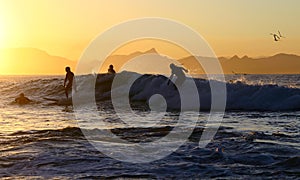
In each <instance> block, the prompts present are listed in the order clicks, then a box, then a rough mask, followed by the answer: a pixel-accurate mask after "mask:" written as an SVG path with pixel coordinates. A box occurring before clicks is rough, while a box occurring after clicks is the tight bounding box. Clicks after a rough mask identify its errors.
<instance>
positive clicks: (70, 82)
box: [64, 67, 74, 99]
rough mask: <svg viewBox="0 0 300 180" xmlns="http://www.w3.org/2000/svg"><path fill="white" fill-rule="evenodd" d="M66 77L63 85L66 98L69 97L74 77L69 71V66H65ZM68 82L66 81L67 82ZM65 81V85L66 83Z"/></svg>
mask: <svg viewBox="0 0 300 180" xmlns="http://www.w3.org/2000/svg"><path fill="white" fill-rule="evenodd" d="M65 70H66V72H67V73H66V77H65V80H64V87H65V93H66V96H67V99H68V98H69V90H70V89H72V84H73V79H74V73H73V72H72V71H71V68H70V67H66V68H65ZM67 82H68V83H67ZM66 83H67V85H66Z"/></svg>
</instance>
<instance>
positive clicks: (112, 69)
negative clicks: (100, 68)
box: [107, 64, 116, 74]
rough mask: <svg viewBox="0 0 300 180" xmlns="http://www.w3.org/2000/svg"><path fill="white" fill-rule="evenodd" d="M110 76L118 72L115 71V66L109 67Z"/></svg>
mask: <svg viewBox="0 0 300 180" xmlns="http://www.w3.org/2000/svg"><path fill="white" fill-rule="evenodd" d="M107 73H108V74H115V73H116V71H115V70H114V66H113V65H112V64H111V65H109V69H108V70H107Z"/></svg>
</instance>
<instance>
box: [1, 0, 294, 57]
mask: <svg viewBox="0 0 300 180" xmlns="http://www.w3.org/2000/svg"><path fill="white" fill-rule="evenodd" d="M299 7H300V1H299V0H264V1H262V0H251V1H246V0H207V1H204V0H187V1H182V0H163V1H162V0H151V1H150V0H147V1H146V0H112V1H109V0H89V1H85V0H0V39H1V40H0V47H1V48H16V47H32V48H38V49H41V50H44V51H46V52H48V53H49V54H51V55H56V56H62V57H65V58H68V59H71V60H78V59H79V57H80V55H81V53H82V52H83V50H84V49H85V47H86V46H87V45H88V44H89V42H90V41H91V40H93V38H95V37H96V36H97V35H98V34H100V33H101V32H104V31H105V30H106V29H108V28H110V27H112V26H114V25H116V24H119V23H121V22H124V21H127V20H130V19H133V18H142V17H162V18H169V19H173V20H175V21H178V22H181V23H183V24H186V25H188V26H190V27H191V28H193V29H195V30H196V31H197V32H198V33H199V34H201V35H202V36H203V37H204V38H205V39H206V40H207V41H208V43H209V44H210V46H211V47H212V48H213V50H214V51H215V53H216V55H217V56H233V55H239V56H244V55H248V56H252V57H258V56H269V55H274V54H276V53H282V52H283V53H291V54H298V55H299V54H300V48H299V44H300V33H299V30H300V11H299ZM277 30H280V31H281V32H282V34H284V35H285V36H286V37H287V38H285V39H283V40H282V41H280V42H274V41H273V39H272V36H271V35H270V33H271V32H275V33H276V32H277ZM146 48H147V47H145V49H143V47H141V48H140V49H136V50H147V49H146ZM132 51H134V50H132ZM158 51H160V49H159V48H158ZM121 53H123V54H127V53H131V52H121ZM178 56H180V55H178ZM183 56H184V55H183Z"/></svg>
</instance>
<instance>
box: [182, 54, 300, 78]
mask: <svg viewBox="0 0 300 180" xmlns="http://www.w3.org/2000/svg"><path fill="white" fill-rule="evenodd" d="M198 58H199V59H200V60H204V61H205V60H208V61H209V60H211V58H207V57H198ZM218 59H219V61H220V64H221V66H222V68H223V72H224V73H225V74H232V73H236V74H299V73H300V56H297V55H293V54H284V53H280V54H276V55H274V56H270V57H263V58H250V57H248V56H243V57H242V58H240V57H238V56H236V55H235V56H233V57H231V58H225V57H220V58H218ZM178 61H179V62H180V63H182V64H184V66H186V67H187V68H189V69H193V67H195V66H194V64H195V62H197V61H196V58H195V57H194V56H190V57H186V58H182V59H179V60H178ZM194 71H195V72H198V73H203V70H202V69H200V70H199V69H198V70H194Z"/></svg>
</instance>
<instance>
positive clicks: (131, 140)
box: [0, 72, 300, 179]
mask: <svg viewBox="0 0 300 180" xmlns="http://www.w3.org/2000/svg"><path fill="white" fill-rule="evenodd" d="M120 74H121V75H120V76H121V78H123V82H124V83H125V84H126V82H127V80H128V79H130V78H131V77H132V76H135V75H136V74H135V73H131V72H122V73H120ZM81 78H82V80H83V81H81V82H79V83H77V85H76V86H79V87H80V86H86V84H85V81H84V79H85V78H87V77H81ZM112 79H113V76H112V75H98V76H97V78H96V83H95V86H94V87H92V88H94V90H95V92H94V93H93V92H92V93H93V97H94V99H95V104H94V105H95V107H90V105H85V106H78V105H77V107H76V108H75V107H74V108H73V107H72V106H71V105H70V102H69V101H67V100H65V99H64V98H65V94H64V88H63V87H62V85H63V80H64V76H0V107H1V108H0V137H1V138H0V144H1V145H0V177H1V178H4V179H100V178H110V179H114V178H120V179H131V178H138V179H299V178H300V75H267V74H266V75H225V79H226V82H218V81H217V80H215V83H224V84H225V85H226V93H227V94H226V111H225V112H224V113H223V112H216V114H217V115H219V117H221V120H222V121H221V122H219V121H216V122H214V117H217V116H212V119H211V121H209V122H208V118H209V117H210V114H211V111H210V110H211V108H210V106H209V105H210V103H211V98H210V96H211V94H210V88H209V83H208V81H207V80H206V79H205V77H202V78H201V77H198V78H194V79H189V81H193V82H195V84H196V87H197V89H198V92H199V99H200V110H199V111H197V112H195V111H193V112H191V111H187V112H181V110H180V107H181V106H180V96H179V93H178V91H177V90H176V88H174V86H172V85H170V86H169V85H168V86H166V83H165V82H166V81H167V79H166V77H164V76H162V75H144V76H141V77H140V78H138V79H137V80H136V81H135V82H134V84H133V86H132V87H131V88H130V89H129V95H127V96H125V97H126V98H127V99H128V102H129V105H130V108H131V109H130V110H129V111H128V110H127V111H125V112H122V113H121V112H119V113H118V111H117V110H116V109H115V105H116V104H114V103H112V102H111V91H110V87H111V83H112ZM149 84H150V85H149ZM162 84H164V85H162ZM168 88H169V89H168ZM116 89H117V90H118V91H120V92H123V89H122V85H118V86H117V87H116ZM22 92H23V93H24V94H25V96H27V97H28V98H30V99H32V100H33V101H34V102H33V103H30V104H26V105H18V104H16V103H13V101H14V99H15V98H16V97H17V96H18V95H19V94H20V93H22ZM166 92H167V93H166ZM73 93H74V92H73ZM85 93H88V94H90V93H91V92H85ZM157 93H158V94H159V93H160V94H162V96H163V97H166V99H167V100H166V101H163V103H164V105H165V106H166V108H165V109H163V111H162V109H157V110H155V111H151V110H150V109H151V105H149V103H148V100H149V98H150V97H151V96H152V95H154V94H157ZM121 94H122V93H121ZM45 98H48V100H46V99H45ZM49 99H50V100H49ZM51 99H52V100H51ZM55 100H57V101H55ZM66 105H68V106H66ZM120 113H121V115H122V116H120ZM181 118H182V119H183V121H181V120H180V119H181ZM208 124H210V125H215V126H213V128H212V129H213V130H214V129H215V130H216V132H212V135H213V136H212V137H213V138H212V139H209V141H207V144H205V143H204V144H205V146H201V145H200V144H201V142H203V139H202V135H203V134H204V130H205V129H207V127H210V126H208ZM176 129H177V131H176V133H175V135H174V133H173V136H172V137H170V138H169V139H167V140H165V138H164V137H167V136H168V135H170V134H172V132H173V131H175V130H176ZM178 132H180V133H183V134H184V136H180V137H177V136H176V135H178ZM179 135H181V134H179ZM123 142H125V143H123ZM144 147H149V149H145V148H144ZM152 147H154V148H152ZM139 148H140V149H139Z"/></svg>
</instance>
